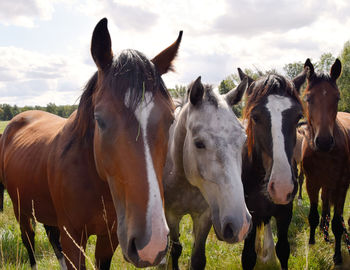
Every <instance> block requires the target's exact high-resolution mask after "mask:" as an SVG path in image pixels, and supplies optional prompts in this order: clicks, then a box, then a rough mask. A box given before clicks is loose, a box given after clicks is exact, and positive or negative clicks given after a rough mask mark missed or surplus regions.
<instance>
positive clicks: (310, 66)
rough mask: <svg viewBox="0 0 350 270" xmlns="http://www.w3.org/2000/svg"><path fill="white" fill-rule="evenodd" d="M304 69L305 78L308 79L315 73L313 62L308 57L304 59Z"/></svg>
mask: <svg viewBox="0 0 350 270" xmlns="http://www.w3.org/2000/svg"><path fill="white" fill-rule="evenodd" d="M304 70H305V71H306V78H307V79H308V80H309V79H310V78H311V77H312V75H314V73H315V69H314V66H313V64H312V63H311V61H310V58H308V59H306V61H305V64H304Z"/></svg>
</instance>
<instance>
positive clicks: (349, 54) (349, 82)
mask: <svg viewBox="0 0 350 270" xmlns="http://www.w3.org/2000/svg"><path fill="white" fill-rule="evenodd" d="M340 61H341V63H342V74H341V76H340V78H339V79H338V82H337V84H338V87H339V91H340V98H341V99H340V101H339V106H338V109H339V110H340V111H344V112H350V41H347V42H345V44H344V47H343V50H342V52H341V54H340Z"/></svg>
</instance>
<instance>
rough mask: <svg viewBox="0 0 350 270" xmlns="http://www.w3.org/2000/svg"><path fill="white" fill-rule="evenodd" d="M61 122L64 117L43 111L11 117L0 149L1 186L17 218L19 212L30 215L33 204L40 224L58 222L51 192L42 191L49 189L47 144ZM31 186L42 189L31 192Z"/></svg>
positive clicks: (53, 137)
mask: <svg viewBox="0 0 350 270" xmlns="http://www.w3.org/2000/svg"><path fill="white" fill-rule="evenodd" d="M46 121H47V122H48V123H49V124H46ZM64 123H65V120H64V119H63V118H60V117H58V116H55V115H52V114H49V113H46V112H41V111H32V112H24V113H22V114H19V115H17V116H16V117H14V118H13V120H12V121H11V122H10V123H9V124H8V126H7V128H6V130H5V131H4V136H3V138H2V146H1V148H2V149H3V152H2V155H1V156H2V161H3V163H2V164H3V165H2V166H3V167H2V172H3V175H4V174H5V175H4V178H3V179H4V184H5V186H6V187H7V190H8V192H9V195H10V197H11V198H12V199H13V206H14V209H15V213H17V214H16V216H17V215H18V213H19V212H20V213H21V215H27V216H32V214H33V205H34V206H35V216H36V217H37V218H39V219H40V220H42V221H43V223H45V224H47V225H54V224H56V223H57V218H56V215H55V210H54V206H53V202H52V200H51V196H50V193H48V192H42V190H46V191H47V190H48V181H47V179H48V177H47V170H45V168H47V162H48V159H49V155H50V151H51V147H50V144H51V142H52V141H53V140H54V139H55V136H56V135H57V130H60V129H61V128H62V127H63V125H64ZM41 134H44V136H42V135H41ZM29 138H30V139H29ZM18 168H21V170H18ZM33 185H35V186H43V188H42V189H33V188H32V186H33ZM18 200H19V201H20V204H19V203H18Z"/></svg>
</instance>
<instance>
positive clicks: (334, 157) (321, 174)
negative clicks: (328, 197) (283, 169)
mask: <svg viewBox="0 0 350 270" xmlns="http://www.w3.org/2000/svg"><path fill="white" fill-rule="evenodd" d="M345 160H346V157H345V155H342V154H338V153H333V152H331V153H317V152H314V151H312V152H310V153H309V154H306V155H304V158H303V169H304V172H305V174H306V176H307V181H308V182H309V183H315V184H317V185H320V186H321V187H327V188H330V189H333V188H335V187H336V183H337V182H339V180H340V178H342V177H343V175H344V173H347V171H348V170H347V168H346V162H345Z"/></svg>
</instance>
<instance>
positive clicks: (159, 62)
mask: <svg viewBox="0 0 350 270" xmlns="http://www.w3.org/2000/svg"><path fill="white" fill-rule="evenodd" d="M182 33H183V32H182V31H180V32H179V36H178V38H177V40H176V41H175V42H174V43H173V44H171V45H170V46H169V47H168V48H166V49H165V50H163V51H162V52H160V53H159V54H158V55H157V56H156V57H154V58H153V59H152V60H151V61H152V62H153V64H154V65H155V66H156V67H157V70H158V72H159V74H160V75H163V74H164V73H167V72H168V71H169V70H171V71H174V67H173V65H172V61H173V60H174V59H175V57H176V55H177V51H178V49H179V47H180V43H181V39H182Z"/></svg>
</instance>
